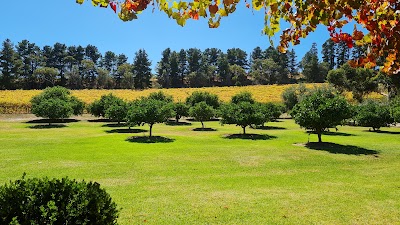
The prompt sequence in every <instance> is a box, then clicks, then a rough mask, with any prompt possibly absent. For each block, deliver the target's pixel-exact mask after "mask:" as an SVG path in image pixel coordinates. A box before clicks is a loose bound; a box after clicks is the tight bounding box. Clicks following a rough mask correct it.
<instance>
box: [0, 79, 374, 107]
mask: <svg viewBox="0 0 400 225" xmlns="http://www.w3.org/2000/svg"><path fill="white" fill-rule="evenodd" d="M318 85H319V86H320V85H321V84H306V87H307V88H312V87H314V86H318ZM289 86H291V85H290V84H289V85H255V86H245V87H206V88H170V89H162V91H163V92H165V93H166V94H168V95H172V96H173V97H174V100H175V101H177V102H178V101H183V102H184V101H185V100H186V98H187V96H189V95H190V94H192V93H193V92H194V91H207V92H210V93H213V94H216V95H218V96H219V98H220V99H221V100H222V101H225V102H227V101H229V100H230V99H231V97H232V96H233V95H235V94H237V93H240V92H243V91H248V92H251V93H252V94H253V96H254V98H255V100H256V101H258V102H282V99H281V96H282V93H283V91H284V90H285V89H286V88H288V87H289ZM160 90H161V89H146V90H142V91H136V90H73V91H72V95H74V96H76V97H77V98H79V99H81V100H82V101H84V102H85V103H87V104H89V103H92V102H93V101H94V100H96V99H100V97H101V96H102V95H106V94H109V93H112V94H114V95H116V96H118V97H120V98H122V99H125V100H127V101H132V100H134V99H137V98H139V97H141V96H148V95H149V94H150V93H152V92H156V91H160ZM41 92H42V91H41V90H11V91H7V90H0V113H8V114H18V113H29V112H30V100H31V98H32V97H33V96H35V95H38V94H40V93H41ZM346 97H347V98H348V99H351V93H347V94H346ZM369 97H371V98H382V95H380V94H378V93H373V94H371V95H370V96H369Z"/></svg>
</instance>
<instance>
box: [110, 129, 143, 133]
mask: <svg viewBox="0 0 400 225" xmlns="http://www.w3.org/2000/svg"><path fill="white" fill-rule="evenodd" d="M106 132H107V133H109V134H114V133H119V134H137V133H144V132H147V130H143V129H128V128H126V129H113V130H107V131H106Z"/></svg>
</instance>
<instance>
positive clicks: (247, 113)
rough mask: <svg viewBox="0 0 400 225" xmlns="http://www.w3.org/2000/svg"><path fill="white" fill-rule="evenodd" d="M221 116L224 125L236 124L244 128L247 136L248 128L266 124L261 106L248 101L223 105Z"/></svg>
mask: <svg viewBox="0 0 400 225" xmlns="http://www.w3.org/2000/svg"><path fill="white" fill-rule="evenodd" d="M221 116H222V120H221V123H222V124H236V126H240V127H242V129H243V134H246V127H248V126H258V125H261V124H263V123H264V122H266V121H265V116H264V115H263V114H262V110H261V108H260V104H258V103H250V102H248V101H241V102H239V103H237V104H235V103H230V104H225V105H223V106H222V107H221Z"/></svg>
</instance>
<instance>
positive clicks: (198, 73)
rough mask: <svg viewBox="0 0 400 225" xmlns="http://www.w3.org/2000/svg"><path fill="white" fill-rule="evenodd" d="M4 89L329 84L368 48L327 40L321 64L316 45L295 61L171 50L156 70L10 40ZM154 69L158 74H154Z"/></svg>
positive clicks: (3, 54)
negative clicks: (332, 76) (330, 75)
mask: <svg viewBox="0 0 400 225" xmlns="http://www.w3.org/2000/svg"><path fill="white" fill-rule="evenodd" d="M0 50H1V51H0V81H1V82H0V89H8V90H12V89H44V88H46V87H51V86H56V85H59V86H63V87H67V88H69V89H145V88H150V87H154V88H159V87H162V88H172V87H173V88H180V87H208V86H234V85H235V86H244V85H256V84H288V83H298V82H310V83H311V82H312V83H319V82H325V81H326V79H327V75H328V73H329V71H331V70H334V69H337V68H341V67H342V66H343V65H345V64H346V62H347V61H348V60H351V59H356V58H359V57H360V56H362V55H364V54H365V52H366V49H363V48H362V47H354V48H352V49H349V48H348V46H347V44H346V43H344V42H343V43H334V42H333V41H332V40H330V39H328V40H327V41H326V42H325V43H324V44H323V47H322V51H321V53H322V60H319V57H318V52H319V50H318V49H317V45H316V44H314V45H313V46H312V48H311V49H310V50H309V51H308V52H307V53H306V54H305V55H304V57H303V58H302V59H301V60H298V59H297V56H296V52H295V51H294V50H291V51H289V52H287V53H285V54H282V53H280V52H279V51H278V50H277V49H275V48H273V47H269V48H267V49H262V48H260V47H256V48H254V50H253V51H252V52H251V53H247V52H245V51H243V50H242V49H239V48H232V49H228V50H227V52H223V51H221V50H220V49H218V48H207V49H205V50H204V51H201V50H200V49H197V48H190V49H182V50H180V51H179V52H177V51H172V50H171V49H169V48H167V49H165V50H164V51H163V52H162V53H161V59H160V61H159V62H157V63H156V65H152V62H150V60H149V58H148V55H147V53H146V51H145V50H144V49H140V50H138V51H137V52H136V53H135V56H134V57H133V60H129V59H128V57H127V56H126V55H124V54H116V53H114V52H112V51H107V52H105V53H104V55H103V54H101V53H100V52H99V50H98V48H97V47H96V46H93V45H88V46H86V47H83V46H66V45H65V44H61V43H56V44H54V45H53V46H44V47H39V46H37V45H36V44H35V43H32V42H30V41H28V40H22V41H21V42H18V43H17V44H14V43H13V42H12V41H11V40H9V39H6V40H5V41H3V42H2V46H1V49H0ZM152 66H155V70H154V71H155V74H153V73H152Z"/></svg>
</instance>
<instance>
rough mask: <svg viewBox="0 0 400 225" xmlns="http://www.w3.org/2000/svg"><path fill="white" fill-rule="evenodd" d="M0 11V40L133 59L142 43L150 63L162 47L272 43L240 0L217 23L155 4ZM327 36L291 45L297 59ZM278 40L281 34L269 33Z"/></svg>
mask: <svg viewBox="0 0 400 225" xmlns="http://www.w3.org/2000/svg"><path fill="white" fill-rule="evenodd" d="M1 8H2V13H1V14H0V27H1V31H0V40H1V41H3V40H5V39H6V38H10V39H11V40H12V41H13V42H14V44H16V43H17V42H19V41H21V40H23V39H28V40H29V41H31V42H34V43H36V44H37V45H39V46H40V47H43V46H44V45H53V44H54V43H56V42H60V43H64V44H66V45H82V46H86V45H88V44H92V45H95V46H97V47H98V48H99V50H100V52H102V53H104V52H106V51H108V50H111V51H113V52H115V53H118V54H119V53H124V54H126V55H127V56H128V57H129V61H130V62H132V60H133V57H134V53H135V52H136V51H137V50H139V49H141V48H142V49H145V50H146V52H147V53H148V55H149V58H150V60H151V61H152V68H154V67H155V65H156V63H157V62H158V61H159V59H160V58H161V52H162V51H163V50H164V49H165V48H168V47H170V48H171V49H172V50H180V49H182V48H183V49H189V48H199V49H201V50H204V49H205V48H211V47H216V48H219V49H221V50H223V51H224V52H226V50H227V49H229V48H241V49H243V50H245V51H247V52H248V54H250V52H251V51H252V50H253V49H254V48H255V47H256V46H260V47H261V48H262V49H266V48H268V47H269V46H270V44H269V40H268V37H267V36H264V35H262V34H261V30H262V28H263V24H264V18H263V17H264V12H261V11H260V12H252V10H251V9H247V8H246V7H244V5H241V6H239V7H238V10H237V11H236V12H235V13H233V14H231V15H229V16H228V17H226V18H223V19H222V21H221V26H220V27H219V28H217V29H210V28H208V24H207V21H206V20H204V19H203V20H202V19H200V20H198V21H188V23H187V24H186V26H185V27H181V26H179V25H177V24H176V22H175V21H174V20H172V19H169V18H168V17H167V15H166V14H164V13H162V12H160V11H159V10H158V9H157V8H156V10H155V12H154V13H152V12H151V11H152V10H151V9H150V10H147V11H146V12H144V13H142V14H141V15H139V19H137V20H134V21H132V22H122V21H121V20H119V18H118V16H117V15H116V14H114V12H113V11H112V10H111V9H110V8H107V9H103V8H95V7H93V6H92V5H91V2H90V1H86V2H85V3H84V4H83V5H79V4H76V3H75V0H41V1H3V2H2V6H1ZM327 38H329V35H328V32H327V31H326V28H325V27H319V28H318V29H317V31H316V32H315V33H313V34H311V35H310V36H309V37H307V38H306V39H302V40H301V41H302V43H301V44H300V45H299V46H295V47H294V49H295V51H296V53H297V56H298V61H300V60H301V58H302V57H303V55H304V54H305V52H307V51H308V50H309V49H310V48H311V44H312V43H313V42H316V43H317V44H318V47H319V51H321V45H322V44H323V43H324V42H325V41H326V39H327ZM273 40H274V42H275V43H276V44H277V43H278V41H279V36H276V37H274V38H273Z"/></svg>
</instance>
